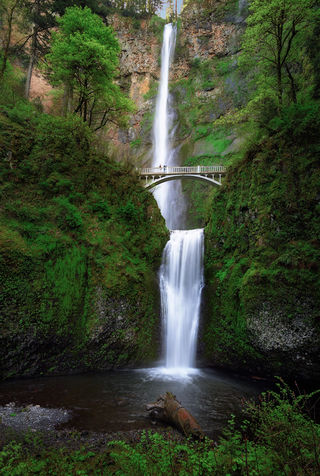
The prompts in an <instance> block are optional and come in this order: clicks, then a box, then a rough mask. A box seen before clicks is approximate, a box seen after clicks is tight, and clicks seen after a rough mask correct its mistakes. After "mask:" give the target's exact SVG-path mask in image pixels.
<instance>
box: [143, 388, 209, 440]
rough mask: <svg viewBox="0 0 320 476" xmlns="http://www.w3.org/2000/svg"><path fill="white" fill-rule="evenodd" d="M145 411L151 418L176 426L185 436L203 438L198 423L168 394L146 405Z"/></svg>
mask: <svg viewBox="0 0 320 476" xmlns="http://www.w3.org/2000/svg"><path fill="white" fill-rule="evenodd" d="M146 410H147V412H149V415H150V416H151V418H154V419H157V420H162V421H165V422H167V423H170V424H171V425H174V426H176V427H177V428H178V429H179V430H181V431H182V432H183V433H184V434H185V435H186V436H189V435H192V436H194V437H196V438H203V437H204V434H203V431H202V429H201V427H200V425H199V423H198V422H197V421H196V420H195V418H194V417H193V416H192V415H191V413H189V412H188V410H186V409H185V408H184V407H183V406H182V405H181V403H180V402H178V400H177V399H176V396H175V395H173V394H172V393H170V392H167V393H166V394H165V395H161V396H160V397H159V398H158V400H157V401H156V402H154V403H149V404H148V405H146Z"/></svg>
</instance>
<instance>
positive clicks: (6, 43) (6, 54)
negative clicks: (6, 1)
mask: <svg viewBox="0 0 320 476" xmlns="http://www.w3.org/2000/svg"><path fill="white" fill-rule="evenodd" d="M17 5H18V2H15V3H14V4H13V5H12V7H11V9H10V10H9V11H8V32H7V38H6V40H5V41H4V48H3V56H2V65H1V69H0V80H2V78H3V76H4V73H5V71H6V69H7V61H8V57H9V48H10V43H11V35H12V23H13V16H14V12H15V9H16V7H17Z"/></svg>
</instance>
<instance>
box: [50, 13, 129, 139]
mask: <svg viewBox="0 0 320 476" xmlns="http://www.w3.org/2000/svg"><path fill="white" fill-rule="evenodd" d="M57 21H58V25H59V30H58V31H57V32H54V33H53V38H52V46H51V51H50V53H49V54H48V55H47V56H46V59H47V62H48V71H49V80H50V82H51V83H52V84H53V85H54V86H61V85H64V86H65V88H67V90H68V91H69V97H70V99H71V101H70V102H71V106H72V107H73V112H74V113H76V114H78V115H80V117H81V118H82V119H83V121H84V122H87V123H88V124H89V125H90V126H91V127H92V128H93V129H94V130H98V129H99V128H101V127H103V126H104V125H105V124H106V123H107V122H108V121H111V122H116V123H119V122H121V120H122V119H123V116H124V115H125V114H126V112H128V111H130V110H132V105H131V101H130V100H129V99H128V98H126V97H125V95H124V94H123V93H122V92H121V90H120V88H119V86H118V85H117V84H115V82H114V79H115V76H116V74H117V67H118V61H119V60H118V55H119V52H120V47H119V43H118V40H117V39H116V38H115V36H114V34H113V32H112V29H111V28H110V27H107V26H105V25H104V23H103V21H102V20H101V18H99V17H98V16H97V15H95V14H93V13H92V12H91V10H90V9H89V8H87V7H85V8H84V9H82V8H79V7H70V8H68V9H67V10H66V13H65V14H64V16H63V17H61V18H60V19H58V20H57Z"/></svg>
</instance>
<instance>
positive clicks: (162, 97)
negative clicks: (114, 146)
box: [152, 23, 184, 229]
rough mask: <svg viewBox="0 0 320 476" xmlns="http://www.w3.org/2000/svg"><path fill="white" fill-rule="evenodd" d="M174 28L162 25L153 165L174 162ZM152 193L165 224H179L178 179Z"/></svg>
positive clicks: (179, 186)
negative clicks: (170, 90)
mask: <svg viewBox="0 0 320 476" xmlns="http://www.w3.org/2000/svg"><path fill="white" fill-rule="evenodd" d="M176 35H177V28H176V26H173V25H172V24H171V23H169V24H167V25H165V28H164V33H163V44H162V51H161V76H160V85H159V91H158V96H157V104H156V112H155V117H154V124H153V161H152V165H153V167H159V166H160V165H161V167H164V166H165V165H167V166H169V167H170V166H173V165H177V164H176V150H175V148H174V147H173V140H174V131H175V128H174V127H173V121H174V117H175V112H174V110H173V108H172V100H171V95H170V92H169V73H170V64H171V61H172V58H173V55H174V50H175V45H176ZM154 196H155V198H156V200H157V202H158V205H159V208H160V210H161V213H162V215H163V216H164V218H165V220H166V223H167V227H168V228H170V229H174V228H178V227H181V225H182V224H183V215H184V213H183V212H184V199H183V194H182V192H181V184H180V182H171V183H164V184H163V185H161V187H157V188H156V190H155V192H154Z"/></svg>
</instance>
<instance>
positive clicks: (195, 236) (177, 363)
mask: <svg viewBox="0 0 320 476" xmlns="http://www.w3.org/2000/svg"><path fill="white" fill-rule="evenodd" d="M175 42H176V27H175V26H173V25H172V24H168V25H166V26H165V29H164V34H163V45H162V53H161V61H162V63H161V77H160V86H159V91H158V97H157V105H156V113H155V120H154V127H153V135H154V143H153V145H154V156H153V166H154V167H159V166H160V165H161V166H162V167H163V166H165V165H168V166H171V165H177V164H176V163H175V160H176V154H175V151H174V149H173V148H172V142H173V135H174V130H173V129H172V126H173V119H174V111H173V109H172V107H171V98H170V93H169V72H170V64H171V60H172V57H173V53H174V48H175ZM154 195H155V198H156V200H157V202H158V205H159V208H160V210H161V213H162V215H163V216H164V218H165V220H166V224H167V226H168V228H170V229H173V228H178V227H179V228H181V227H182V221H181V215H182V213H183V199H182V200H181V197H182V193H181V184H180V182H169V183H164V184H162V185H160V186H159V187H158V188H157V189H156V191H155V193H154ZM203 241H204V240H203V230H174V231H172V232H171V236H170V241H169V242H168V243H167V246H166V248H165V250H164V253H163V260H162V265H161V268H160V273H159V275H160V291H161V310H162V320H163V328H164V337H165V353H166V366H165V368H164V369H163V371H164V372H165V373H171V374H174V375H183V376H185V375H186V374H188V373H190V372H191V369H192V367H193V366H194V362H195V353H196V342H197V334H198V323H199V314H200V302H201V290H202V286H203V266H202V261H203Z"/></svg>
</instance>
